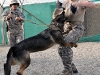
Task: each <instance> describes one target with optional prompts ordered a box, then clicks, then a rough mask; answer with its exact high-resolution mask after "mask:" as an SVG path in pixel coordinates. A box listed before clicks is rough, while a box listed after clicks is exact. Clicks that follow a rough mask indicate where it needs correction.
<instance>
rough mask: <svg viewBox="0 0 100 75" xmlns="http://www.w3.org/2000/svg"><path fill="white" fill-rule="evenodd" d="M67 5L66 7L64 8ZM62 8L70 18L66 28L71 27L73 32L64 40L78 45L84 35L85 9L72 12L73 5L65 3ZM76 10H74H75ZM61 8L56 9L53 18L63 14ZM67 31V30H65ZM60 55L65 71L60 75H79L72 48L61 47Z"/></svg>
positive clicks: (59, 49)
mask: <svg viewBox="0 0 100 75" xmlns="http://www.w3.org/2000/svg"><path fill="white" fill-rule="evenodd" d="M64 5H65V6H64ZM62 6H63V7H64V8H65V16H66V17H67V18H68V19H67V21H66V23H65V28H64V29H67V28H66V26H68V25H71V27H72V30H71V31H70V32H69V33H68V34H67V35H66V36H65V37H64V40H65V41H66V42H67V43H68V42H69V43H70V42H73V43H77V42H78V40H79V39H80V38H81V37H82V35H83V33H84V26H83V24H82V23H83V21H84V14H85V8H81V7H79V8H77V10H75V11H73V10H71V3H65V2H64V4H62ZM73 9H74V8H73ZM61 11H62V10H61V8H59V9H58V7H57V8H56V9H55V11H54V13H53V18H54V17H55V16H56V15H58V14H60V13H61ZM64 31H66V30H64ZM58 53H59V55H60V57H61V59H62V62H63V65H64V70H63V71H62V73H61V74H60V75H70V74H71V75H72V74H73V73H77V72H78V71H77V68H76V66H75V65H74V63H73V62H72V61H73V51H72V49H71V47H61V46H59V48H58Z"/></svg>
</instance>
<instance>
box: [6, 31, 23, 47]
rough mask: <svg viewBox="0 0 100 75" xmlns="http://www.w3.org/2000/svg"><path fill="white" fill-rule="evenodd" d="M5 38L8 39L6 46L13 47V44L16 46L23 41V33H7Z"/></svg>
mask: <svg viewBox="0 0 100 75" xmlns="http://www.w3.org/2000/svg"><path fill="white" fill-rule="evenodd" d="M7 38H8V44H9V45H10V46H13V45H14V44H16V43H18V42H20V41H22V40H23V39H24V32H23V30H17V31H13V32H10V31H8V32H7Z"/></svg>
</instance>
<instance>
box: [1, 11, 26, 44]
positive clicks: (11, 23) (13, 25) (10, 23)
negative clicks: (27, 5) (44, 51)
mask: <svg viewBox="0 0 100 75" xmlns="http://www.w3.org/2000/svg"><path fill="white" fill-rule="evenodd" d="M9 13H12V18H10V19H8V18H7V17H8V14H9ZM2 17H3V18H2V20H4V21H6V24H7V36H8V42H9V43H10V45H11V46H13V45H14V44H15V43H16V42H20V41H22V40H23V39H24V31H23V22H24V18H25V17H24V15H23V13H22V12H21V11H20V10H19V9H16V10H11V9H9V10H6V11H4V13H3V14H2ZM16 17H20V18H21V20H20V21H16V20H15V18H16Z"/></svg>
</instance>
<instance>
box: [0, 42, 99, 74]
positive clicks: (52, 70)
mask: <svg viewBox="0 0 100 75" xmlns="http://www.w3.org/2000/svg"><path fill="white" fill-rule="evenodd" d="M57 47H58V45H55V46H53V47H52V48H50V49H48V50H45V51H41V52H36V53H32V54H31V64H30V66H29V67H28V68H27V69H26V70H25V71H24V74H25V75H56V74H58V73H60V72H61V71H62V70H63V65H62V62H61V59H60V57H59V55H58V52H57ZM8 49H9V47H2V46H0V75H4V73H3V63H4V62H5V61H6V54H7V52H8ZM73 52H74V58H73V61H74V63H75V64H76V66H77V69H78V71H79V73H78V74H75V75H100V42H89V43H88V42H85V43H78V47H77V48H73ZM18 68H19V66H12V70H11V75H16V72H17V70H18Z"/></svg>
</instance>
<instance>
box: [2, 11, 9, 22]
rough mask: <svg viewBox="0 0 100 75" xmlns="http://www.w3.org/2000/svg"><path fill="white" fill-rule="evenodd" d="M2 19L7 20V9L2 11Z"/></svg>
mask: <svg viewBox="0 0 100 75" xmlns="http://www.w3.org/2000/svg"><path fill="white" fill-rule="evenodd" d="M1 16H2V20H3V21H7V20H9V19H10V18H9V17H8V12H7V10H6V11H4V12H3V13H2V15H1Z"/></svg>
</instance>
